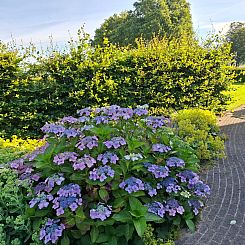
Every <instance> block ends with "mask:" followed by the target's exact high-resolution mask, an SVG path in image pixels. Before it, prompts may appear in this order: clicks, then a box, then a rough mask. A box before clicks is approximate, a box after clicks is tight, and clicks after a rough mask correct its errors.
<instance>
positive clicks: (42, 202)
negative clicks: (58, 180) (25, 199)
mask: <svg viewBox="0 0 245 245" xmlns="http://www.w3.org/2000/svg"><path fill="white" fill-rule="evenodd" d="M52 200H53V196H52V195H51V194H48V195H47V194H45V193H44V192H41V193H39V194H37V197H35V198H33V199H32V200H31V201H30V202H29V205H30V208H33V207H34V206H35V205H36V204H38V208H39V209H43V208H46V207H48V205H49V202H50V201H52Z"/></svg>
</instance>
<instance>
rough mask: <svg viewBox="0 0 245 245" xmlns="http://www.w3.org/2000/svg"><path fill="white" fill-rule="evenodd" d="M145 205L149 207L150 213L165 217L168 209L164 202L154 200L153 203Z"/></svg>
mask: <svg viewBox="0 0 245 245" xmlns="http://www.w3.org/2000/svg"><path fill="white" fill-rule="evenodd" d="M145 206H146V207H148V212H149V213H153V214H156V215H158V216H160V217H161V218H163V217H164V215H165V212H166V210H165V207H164V205H163V204H162V203H160V202H153V203H148V204H146V205H145Z"/></svg>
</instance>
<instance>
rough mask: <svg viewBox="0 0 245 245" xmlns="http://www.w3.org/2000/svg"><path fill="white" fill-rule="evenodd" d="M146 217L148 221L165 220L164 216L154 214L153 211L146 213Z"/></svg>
mask: <svg viewBox="0 0 245 245" xmlns="http://www.w3.org/2000/svg"><path fill="white" fill-rule="evenodd" d="M145 219H146V221H161V220H163V218H161V217H160V216H158V215H156V214H153V213H146V215H145Z"/></svg>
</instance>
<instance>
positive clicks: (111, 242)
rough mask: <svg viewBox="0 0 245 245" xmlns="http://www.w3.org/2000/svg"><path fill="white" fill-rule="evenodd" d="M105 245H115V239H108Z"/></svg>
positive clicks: (113, 237)
mask: <svg viewBox="0 0 245 245" xmlns="http://www.w3.org/2000/svg"><path fill="white" fill-rule="evenodd" d="M107 245H117V239H116V237H115V236H112V237H110V238H109V240H108V243H107Z"/></svg>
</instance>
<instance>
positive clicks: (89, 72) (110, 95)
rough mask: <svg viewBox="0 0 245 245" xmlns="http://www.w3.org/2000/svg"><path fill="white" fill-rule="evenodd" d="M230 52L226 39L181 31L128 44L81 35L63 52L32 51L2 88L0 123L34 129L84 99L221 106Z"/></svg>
mask: <svg viewBox="0 0 245 245" xmlns="http://www.w3.org/2000/svg"><path fill="white" fill-rule="evenodd" d="M232 59H233V58H232V56H231V55H230V46H229V45H227V44H218V43H215V45H214V44H212V45H209V46H205V47H202V46H200V45H199V44H198V43H196V42H193V41H189V39H188V38H183V39H181V40H180V39H178V40H177V39H173V40H171V41H169V40H167V39H161V40H158V39H157V38H155V39H153V40H152V41H151V42H150V43H145V42H143V41H140V42H138V44H137V47H136V48H131V49H130V48H120V47H117V46H114V45H112V44H109V43H106V42H105V45H104V47H97V48H93V47H91V45H90V44H89V42H88V41H86V38H85V39H81V40H80V42H78V43H76V44H75V45H74V44H72V45H71V46H70V50H69V52H66V53H62V52H58V51H55V52H52V54H51V55H50V56H39V57H38V61H37V62H34V63H32V64H29V66H28V67H25V69H24V71H23V73H24V75H22V77H21V78H18V77H17V78H16V79H13V81H12V83H11V84H12V86H11V87H8V89H7V91H4V99H5V101H6V103H7V107H6V106H5V107H4V110H5V113H4V118H2V119H1V120H0V128H1V129H3V130H2V131H4V135H5V136H8V137H9V136H11V135H12V134H13V133H14V134H17V135H20V136H26V135H29V136H39V134H40V131H39V128H40V127H41V126H42V125H43V124H44V123H45V122H46V121H55V120H57V119H58V118H60V117H62V116H64V115H68V114H69V115H71V114H75V113H76V111H77V110H78V109H79V108H82V107H85V106H103V105H110V104H117V105H120V106H125V107H127V106H135V105H137V104H149V106H150V107H152V108H153V107H154V108H156V107H158V108H167V109H169V108H173V109H182V108H188V107H201V108H207V109H215V110H221V109H222V107H223V105H224V104H225V102H226V100H227V98H226V97H224V95H222V92H223V91H224V90H226V89H227V87H228V85H229V84H230V83H231V82H233V78H234V75H233V71H232V69H230V68H231V66H232V63H233V60H232ZM6 94H9V95H10V96H6ZM1 109H2V108H1Z"/></svg>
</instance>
